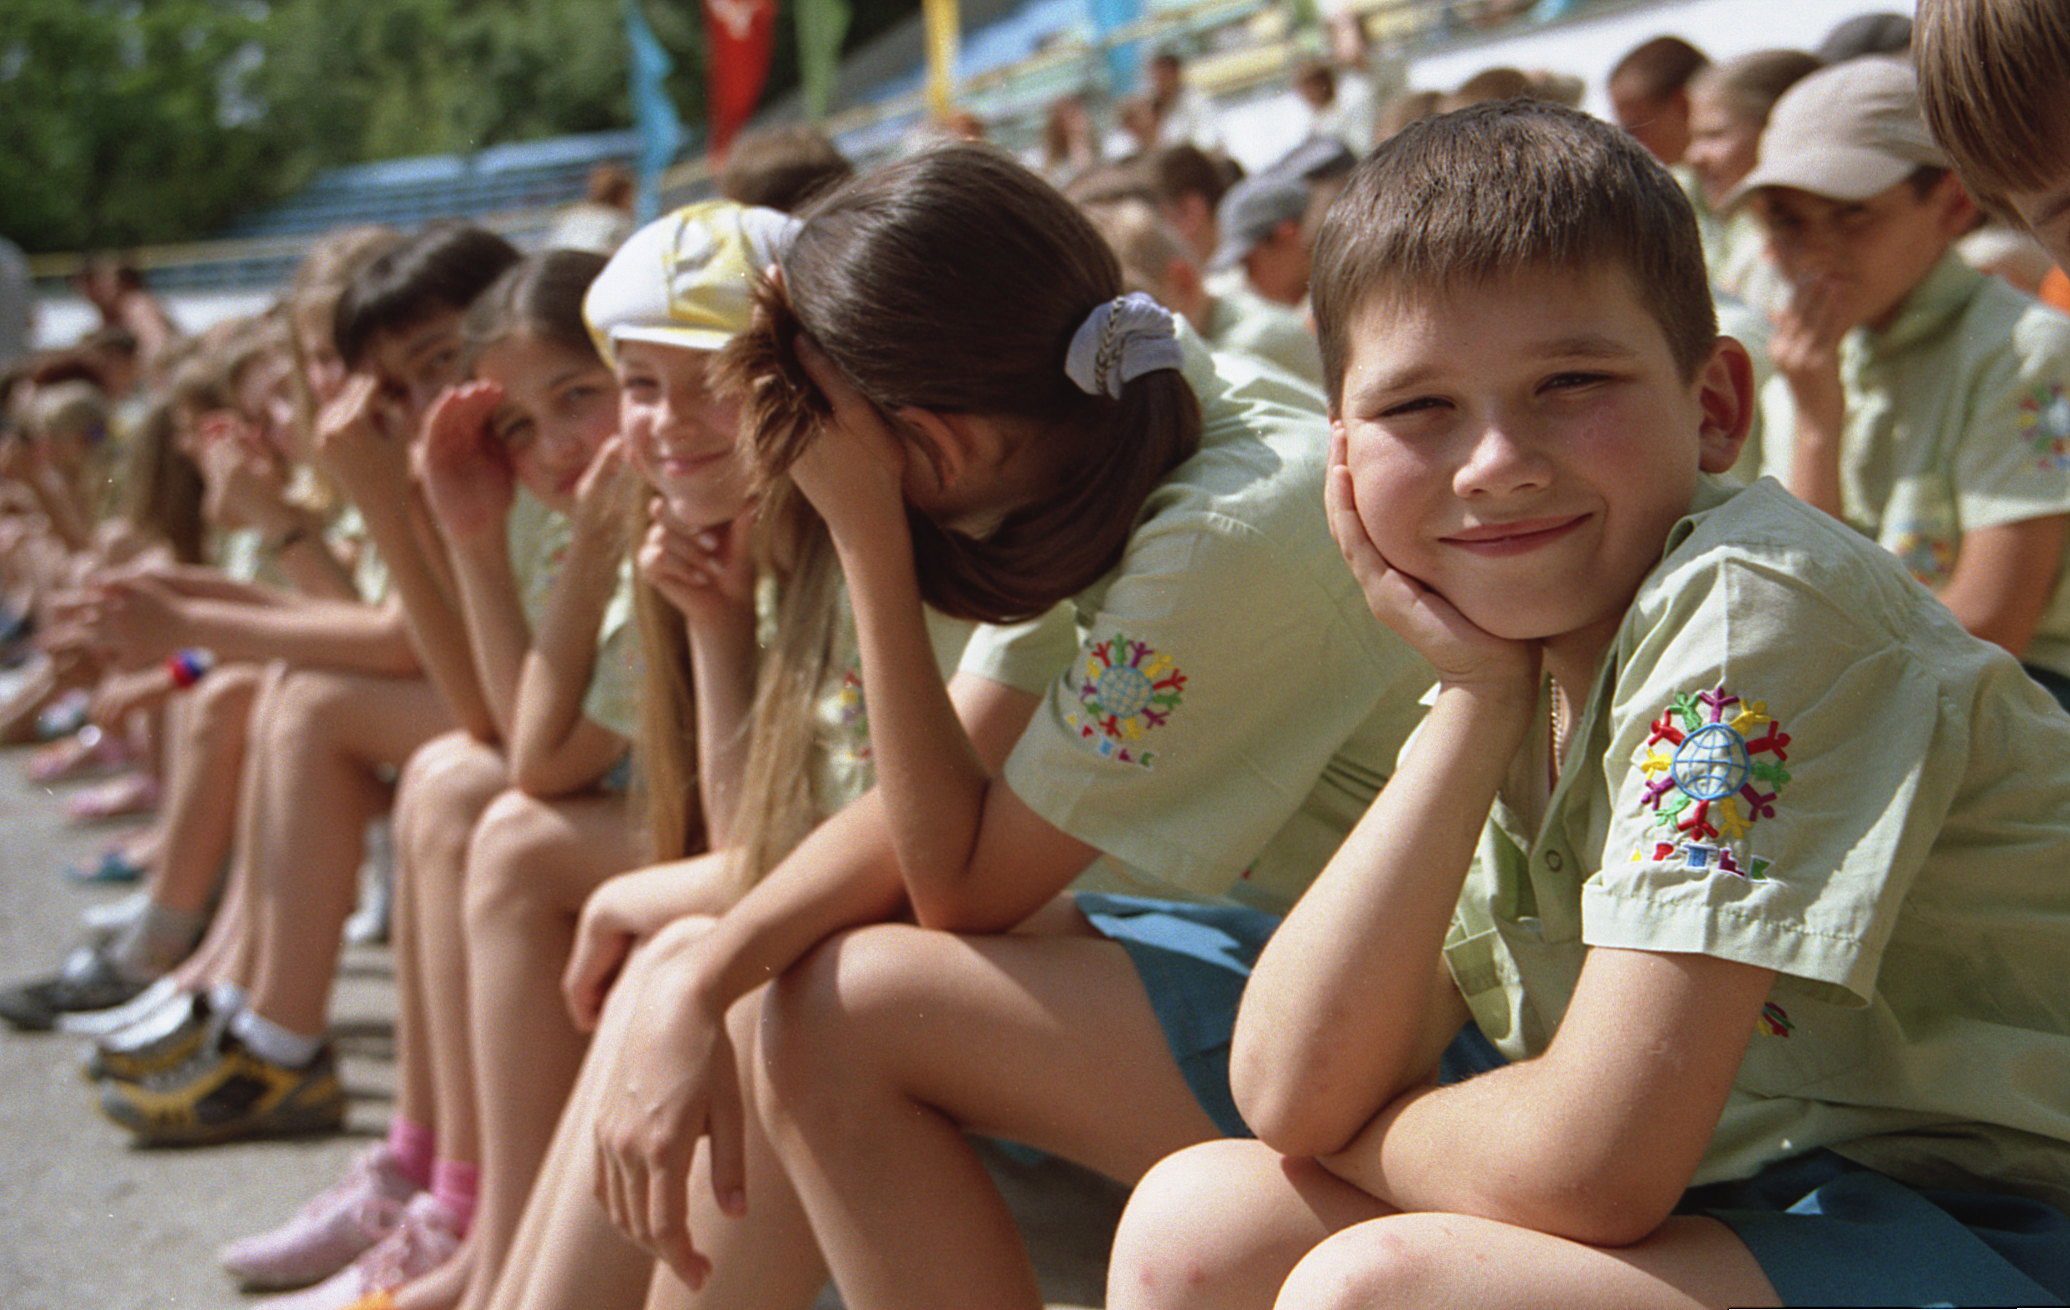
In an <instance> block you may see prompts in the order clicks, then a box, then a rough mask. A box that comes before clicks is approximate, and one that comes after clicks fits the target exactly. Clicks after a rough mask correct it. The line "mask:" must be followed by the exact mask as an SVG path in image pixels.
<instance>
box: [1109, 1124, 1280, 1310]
mask: <svg viewBox="0 0 2070 1310" xmlns="http://www.w3.org/2000/svg"><path fill="white" fill-rule="evenodd" d="M1303 1164H1304V1162H1289V1161H1286V1160H1283V1159H1282V1158H1281V1157H1280V1156H1279V1154H1278V1153H1277V1152H1275V1151H1273V1150H1271V1149H1270V1148H1269V1147H1266V1146H1264V1145H1262V1144H1260V1143H1258V1142H1255V1141H1247V1140H1244V1141H1239V1140H1229V1141H1216V1142H1203V1143H1201V1144H1200V1145H1198V1146H1192V1147H1188V1148H1187V1149H1185V1150H1183V1151H1180V1152H1177V1153H1176V1154H1173V1155H1169V1156H1166V1157H1165V1158H1164V1159H1163V1160H1161V1161H1159V1162H1158V1164H1157V1165H1156V1166H1155V1167H1153V1168H1152V1169H1151V1170H1150V1172H1149V1173H1147V1174H1145V1175H1144V1176H1143V1179H1142V1181H1141V1182H1139V1183H1137V1184H1136V1189H1135V1191H1134V1192H1133V1193H1131V1194H1130V1196H1129V1201H1128V1209H1127V1210H1126V1211H1125V1212H1123V1214H1122V1216H1121V1226H1120V1227H1119V1229H1117V1230H1116V1232H1115V1236H1114V1251H1113V1257H1112V1259H1111V1261H1110V1262H1109V1265H1108V1286H1107V1304H1108V1305H1110V1306H1112V1307H1114V1310H1166V1308H1167V1307H1170V1308H1172V1310H1178V1308H1180V1307H1184V1308H1185V1310H1208V1308H1209V1307H1218V1306H1230V1307H1235V1306H1266V1305H1270V1304H1271V1300H1272V1289H1275V1288H1277V1287H1278V1286H1279V1283H1280V1282H1281V1280H1282V1279H1284V1278H1285V1277H1286V1274H1287V1271H1288V1270H1290V1269H1291V1268H1292V1267H1293V1266H1294V1263H1295V1262H1296V1261H1297V1260H1299V1259H1300V1258H1301V1255H1302V1253H1303V1252H1304V1251H1306V1250H1307V1248H1308V1247H1309V1246H1311V1245H1313V1243H1314V1242H1315V1240H1316V1239H1317V1238H1318V1237H1320V1236H1321V1230H1320V1227H1319V1225H1318V1224H1317V1222H1316V1221H1315V1219H1314V1217H1313V1215H1312V1213H1311V1212H1310V1211H1309V1210H1308V1208H1307V1206H1306V1205H1304V1204H1302V1203H1301V1201H1300V1198H1299V1197H1298V1196H1297V1194H1296V1192H1295V1190H1294V1188H1293V1187H1292V1186H1291V1185H1290V1183H1289V1180H1288V1176H1287V1170H1288V1168H1289V1167H1294V1168H1300V1167H1303Z"/></svg>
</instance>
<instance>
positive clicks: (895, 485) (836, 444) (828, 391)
mask: <svg viewBox="0 0 2070 1310" xmlns="http://www.w3.org/2000/svg"><path fill="white" fill-rule="evenodd" d="M798 360H799V362H800V363H801V364H803V365H804V366H805V371H806V372H807V373H808V374H810V375H811V377H812V381H813V385H814V386H816V387H818V388H819V391H820V394H821V395H822V396H823V397H825V399H826V402H827V406H828V408H829V410H830V411H831V413H830V414H829V415H828V417H827V419H826V421H825V422H824V423H822V424H821V425H820V431H819V435H818V436H817V437H816V438H815V439H814V440H813V441H812V443H811V444H810V445H808V446H806V447H805V453H804V454H802V455H800V456H799V457H798V462H797V463H795V464H793V465H792V466H791V469H790V474H791V480H792V481H793V482H795V483H797V485H798V490H799V491H801V492H803V493H804V496H805V499H807V500H809V501H811V502H812V507H813V508H814V509H816V510H818V511H819V515H820V517H821V518H823V519H825V520H826V524H827V531H828V532H830V533H832V534H833V537H834V540H835V541H836V542H839V541H842V540H844V539H849V540H857V541H864V540H869V539H871V536H870V534H875V533H878V532H879V531H880V530H881V529H882V528H883V527H884V526H886V524H887V523H889V524H896V525H903V524H904V522H905V515H906V497H905V473H906V449H905V445H904V443H902V442H901V441H900V440H899V439H898V436H897V434H896V433H894V432H893V431H892V430H891V425H890V424H889V423H888V422H886V421H885V418H884V415H883V413H882V412H881V411H880V410H879V409H878V408H877V407H876V406H875V405H873V404H871V403H870V402H869V401H867V400H865V399H864V398H863V396H862V393H861V392H859V391H857V390H856V389H855V387H854V386H853V385H851V384H850V383H849V381H848V379H847V377H845V376H844V375H843V374H842V372H841V370H840V369H838V368H836V367H835V366H834V361H833V360H831V359H828V358H827V356H826V352H824V351H822V350H821V349H820V348H819V347H818V346H816V345H814V344H813V343H812V342H811V341H810V340H809V339H807V338H805V337H800V338H799V339H798Z"/></svg>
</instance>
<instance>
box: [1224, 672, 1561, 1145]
mask: <svg viewBox="0 0 2070 1310" xmlns="http://www.w3.org/2000/svg"><path fill="white" fill-rule="evenodd" d="M1510 693H1511V694H1507V695H1504V694H1501V693H1499V692H1498V693H1496V694H1489V693H1486V692H1483V691H1480V690H1478V689H1472V688H1466V689H1461V688H1446V689H1444V690H1443V691H1441V692H1440V693H1439V695H1438V698H1437V703H1436V704H1435V705H1434V706H1432V708H1431V711H1430V715H1429V717H1428V718H1427V719H1426V720H1425V721H1424V724H1423V728H1422V730H1421V731H1420V733H1419V734H1418V735H1417V737H1416V739H1415V740H1414V742H1413V743H1412V744H1411V745H1410V748H1409V750H1408V752H1407V753H1406V754H1405V755H1404V756H1403V758H1402V761H1401V767H1400V768H1399V769H1398V770H1397V771H1396V773H1395V775H1394V777H1393V779H1392V780H1390V781H1389V782H1388V784H1387V786H1386V787H1385V788H1384V789H1383V790H1382V791H1381V793H1380V794H1379V796H1377V797H1375V798H1374V800H1373V804H1372V805H1371V807H1370V808H1368V810H1367V811H1366V815H1365V817H1364V818H1363V819H1362V820H1360V822H1359V824H1358V826H1357V827H1356V828H1355V829H1353V831H1352V834H1351V836H1350V837H1349V838H1348V839H1347V840H1346V841H1345V843H1344V845H1343V846H1342V847H1341V848H1340V849H1339V850H1338V852H1337V854H1336V856H1335V857H1334V858H1333V859H1331V861H1330V863H1329V865H1328V866H1327V867H1326V868H1325V869H1324V870H1323V872H1322V874H1321V875H1320V876H1319V877H1318V878H1317V879H1316V880H1315V883H1314V884H1313V885H1312V886H1310V887H1309V889H1308V891H1307V892H1306V893H1304V894H1303V896H1302V897H1301V900H1300V902H1299V903H1298V904H1297V905H1295V907H1294V909H1293V911H1292V912H1291V913H1290V914H1289V915H1288V916H1287V919H1286V922H1285V923H1284V924H1282V925H1281V926H1280V928H1279V931H1277V932H1275V933H1274V934H1273V936H1272V940H1271V941H1270V942H1268V943H1267V944H1266V947H1265V950H1264V952H1263V953H1262V954H1261V955H1260V956H1259V958H1258V964H1257V968H1256V970H1255V971H1254V972H1253V973H1252V975H1251V980H1250V983H1249V985H1248V986H1247V987H1246V988H1245V989H1244V997H1243V1007H1242V1009H1241V1011H1240V1013H1239V1015H1238V1019H1237V1024H1236V1034H1235V1038H1234V1046H1233V1049H1232V1051H1231V1057H1230V1070H1229V1073H1230V1088H1231V1090H1232V1091H1233V1092H1234V1094H1235V1097H1236V1104H1237V1107H1238V1108H1239V1109H1240V1110H1242V1112H1243V1116H1244V1121H1245V1122H1246V1123H1248V1124H1250V1126H1251V1128H1252V1130H1253V1131H1255V1132H1256V1133H1257V1134H1258V1137H1259V1139H1260V1140H1262V1141H1264V1142H1265V1143H1266V1144H1267V1145H1269V1146H1271V1147H1272V1148H1273V1149H1274V1150H1277V1151H1280V1152H1283V1153H1284V1154H1287V1155H1294V1156H1312V1155H1327V1154H1329V1153H1331V1152H1333V1151H1336V1150H1339V1149H1341V1148H1343V1146H1344V1145H1345V1144H1346V1143H1347V1142H1349V1141H1350V1140H1351V1139H1352V1137H1353V1136H1354V1135H1355V1134H1356V1133H1358V1131H1359V1130H1360V1129H1361V1128H1363V1127H1364V1126H1365V1125H1366V1123H1367V1122H1368V1121H1369V1120H1371V1119H1372V1117H1373V1116H1374V1115H1375V1114H1377V1113H1378V1112H1379V1111H1380V1109H1381V1108H1382V1107H1383V1106H1385V1105H1386V1104H1387V1103H1388V1102H1389V1101H1391V1100H1393V1099H1394V1097H1395V1096H1397V1095H1398V1094H1400V1093H1401V1092H1402V1091H1403V1090H1404V1089H1406V1088H1408V1087H1410V1086H1412V1085H1414V1084H1415V1083H1417V1082H1418V1081H1421V1080H1423V1079H1425V1078H1427V1077H1428V1071H1429V1069H1430V1068H1431V1066H1432V1063H1433V1062H1434V1061H1435V1059H1436V1055H1437V1052H1438V1051H1439V1050H1442V1049H1443V1043H1444V1041H1445V1040H1446V1039H1448V1038H1449V1037H1450V1035H1451V1033H1453V1032H1456V1031H1457V1030H1458V1028H1459V1025H1460V1024H1461V1023H1462V1022H1463V1021H1464V1018H1465V1016H1464V1013H1463V1007H1462V1006H1461V1005H1460V1003H1459V1001H1458V993H1457V992H1456V991H1454V990H1453V989H1452V987H1451V985H1450V982H1449V980H1448V979H1447V978H1446V976H1445V973H1444V969H1443V965H1442V962H1441V957H1440V953H1439V949H1440V947H1441V946H1442V944H1443V942H1444V937H1445V931H1446V929H1447V928H1448V927H1449V925H1450V924H1451V921H1452V907H1453V905H1454V904H1455V903H1456V902H1457V901H1458V899H1459V890H1460V887H1461V885H1462V884H1463V883H1464V881H1465V878H1466V872H1467V869H1468V867H1469V866H1470V864H1471V863H1472V860H1473V852H1474V845H1475V842H1476V840H1477V839H1478V838H1479V836H1480V833H1481V829H1482V826H1483V825H1484V824H1485V823H1486V822H1487V818H1488V811H1489V808H1490V806H1491V805H1492V804H1493V803H1494V800H1495V793H1496V789H1497V788H1498V787H1499V786H1500V784H1501V781H1502V775H1503V773H1504V771H1505V769H1506V768H1507V767H1508V764H1509V761H1510V759H1511V758H1512V757H1514V755H1515V754H1516V752H1517V750H1518V748H1519V747H1520V745H1521V743H1522V742H1523V740H1524V737H1525V734H1526V732H1527V730H1528V728H1529V726H1530V723H1531V719H1532V716H1533V713H1534V711H1535V709H1536V704H1537V702H1536V699H1535V697H1533V696H1531V695H1530V684H1528V683H1519V684H1517V685H1515V686H1514V687H1513V688H1511V689H1510ZM1447 1024H1449V1028H1448V1027H1447V1026H1446V1025H1447Z"/></svg>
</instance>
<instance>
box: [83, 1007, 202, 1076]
mask: <svg viewBox="0 0 2070 1310" xmlns="http://www.w3.org/2000/svg"><path fill="white" fill-rule="evenodd" d="M228 1019H229V1016H227V1015H222V1014H218V1013H216V1010H215V1007H214V1006H213V1005H211V1004H210V1003H209V999H208V995H207V994H206V993H205V992H195V993H193V994H192V995H190V996H188V997H187V999H186V1012H185V1013H184V1014H182V1015H181V1016H180V1021H179V1022H178V1023H176V1024H174V1025H173V1026H172V1027H171V1028H169V1029H167V1030H166V1031H164V1032H156V1033H151V1034H149V1035H148V1036H144V1037H137V1036H134V1035H132V1034H131V1033H129V1032H128V1031H126V1030H125V1031H123V1032H117V1033H113V1034H110V1035H109V1036H107V1037H103V1038H101V1039H100V1040H99V1041H97V1042H95V1043H94V1044H93V1049H92V1050H91V1051H90V1052H89V1053H88V1055H87V1057H86V1068H85V1072H86V1077H87V1079H88V1081H91V1082H100V1081H101V1080H103V1079H107V1078H113V1079H116V1080H118V1081H120V1082H126V1083H140V1082H143V1081H144V1080H145V1079H148V1078H154V1077H157V1076H158V1075H160V1074H164V1073H169V1072H171V1071H172V1070H174V1069H177V1068H179V1067H180V1066H181V1065H183V1064H185V1063H187V1061H189V1060H191V1059H193V1058H194V1057H195V1056H196V1055H197V1054H199V1053H200V1051H201V1048H202V1047H204V1046H208V1045H212V1044H214V1042H215V1040H216V1035H217V1030H218V1029H220V1028H221V1027H222V1026H223V1025H224V1023H226V1022H228Z"/></svg>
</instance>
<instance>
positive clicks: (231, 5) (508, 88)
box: [0, 0, 918, 251]
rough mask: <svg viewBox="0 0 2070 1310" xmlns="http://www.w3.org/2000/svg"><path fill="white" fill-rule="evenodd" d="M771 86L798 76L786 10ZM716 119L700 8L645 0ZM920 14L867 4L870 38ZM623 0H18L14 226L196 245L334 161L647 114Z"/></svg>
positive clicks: (7, 168) (4, 200)
mask: <svg viewBox="0 0 2070 1310" xmlns="http://www.w3.org/2000/svg"><path fill="white" fill-rule="evenodd" d="M780 2H782V3H783V7H784V11H785V12H784V14H783V17H782V20H781V21H779V22H778V24H777V28H776V31H777V50H776V58H775V63H774V66H773V68H772V69H771V76H770V81H769V86H768V89H767V91H766V93H765V94H766V95H767V96H769V97H774V96H777V95H780V94H782V93H783V92H784V91H785V90H786V89H787V88H789V87H790V86H792V85H794V84H795V82H796V79H797V61H796V42H795V34H794V31H793V24H792V23H791V21H790V15H789V4H788V2H787V0H780ZM646 3H647V11H648V14H649V16H650V18H651V19H652V21H653V24H654V28H655V31H656V32H657V34H658V35H659V36H660V38H661V40H662V43H663V44H664V45H666V46H667V47H668V48H669V49H670V51H671V52H673V53H674V54H675V55H676V64H677V68H676V72H675V75H674V76H673V78H672V79H671V87H670V89H671V92H672V94H673V95H674V97H675V100H676V105H677V108H678V110H679V111H680V112H681V114H682V115H683V118H684V121H685V123H686V125H688V126H689V127H690V128H691V129H692V132H693V135H694V134H695V131H696V128H697V126H698V125H699V124H700V123H701V121H702V120H703V117H704V66H705V51H704V25H703V19H702V14H701V11H700V7H699V5H698V3H697V0H646ZM917 8H918V2H917V0H856V3H855V22H854V25H853V27H852V29H851V33H850V37H849V43H850V45H851V47H852V46H853V45H854V44H855V43H857V42H860V41H863V40H866V39H868V37H869V36H870V35H871V34H873V33H874V32H877V31H880V30H882V29H883V28H884V27H886V26H888V25H889V24H890V23H892V22H895V21H897V20H898V19H899V18H901V17H904V16H907V15H910V14H911V13H913V12H914V11H915V10H916V9H917ZM625 79H626V53H625V44H624V33H623V29H622V27H621V25H620V21H619V11H618V6H617V5H615V4H610V3H606V2H605V0H0V234H4V235H6V236H9V237H11V238H13V239H14V240H15V241H17V242H19V243H20V244H21V245H22V246H23V247H24V248H25V249H28V250H31V251H47V250H80V249H91V248H96V247H120V246H127V245H139V244H148V243H156V242H167V241H179V240H188V239H194V238H199V237H204V236H207V235H208V234H210V233H212V232H214V231H217V230H219V229H220V228H221V227H222V225H223V224H224V223H226V222H227V221H228V220H229V219H230V218H231V217H232V216H233V215H235V214H236V213H237V212H239V211H240V210H244V209H249V208H251V207H253V206H255V205H258V204H263V203H265V202H266V201H268V200H271V199H274V198H277V197H279V196H282V195H285V194H287V193H289V192H291V191H293V190H294V189H295V188H296V187H299V186H301V185H302V184H304V183H305V182H307V181H308V180H309V179H310V178H311V177H312V176H314V175H315V174H316V173H317V172H319V171H320V170H322V169H325V168H330V167H333V166H336V165H339V164H349V163H358V162H362V161H366V160H373V159H388V158H395V157H398V156H404V155H421V154H439V153H446V152H453V151H466V150H475V149H480V148H481V147H484V146H489V145H495V144H499V143H502V142H509V141H524V140H532V139H536V138H539V137H546V136H555V135H560V134H563V133H569V132H594V131H605V130H609V129H613V128H621V127H624V126H625V125H626V124H628V123H629V122H630V121H631V115H630V110H629V107H628V105H627V101H626V86H625Z"/></svg>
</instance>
